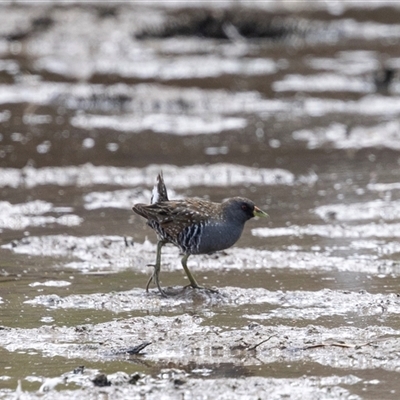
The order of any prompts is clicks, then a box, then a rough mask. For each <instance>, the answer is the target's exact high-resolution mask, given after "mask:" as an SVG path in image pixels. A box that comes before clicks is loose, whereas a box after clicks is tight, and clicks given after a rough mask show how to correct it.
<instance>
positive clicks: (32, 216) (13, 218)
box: [0, 200, 83, 230]
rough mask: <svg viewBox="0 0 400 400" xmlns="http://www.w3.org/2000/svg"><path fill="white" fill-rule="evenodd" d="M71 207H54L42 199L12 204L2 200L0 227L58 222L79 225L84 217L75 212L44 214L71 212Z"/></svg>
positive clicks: (7, 227) (22, 227) (0, 205)
mask: <svg viewBox="0 0 400 400" xmlns="http://www.w3.org/2000/svg"><path fill="white" fill-rule="evenodd" d="M70 211H72V208H70V207H61V208H60V207H54V206H53V204H52V203H49V202H47V201H42V200H34V201H29V202H27V203H21V204H11V203H9V202H8V201H0V229H12V230H22V229H25V228H27V227H28V226H43V225H47V224H58V225H64V226H77V225H80V224H81V223H82V222H83V219H82V218H81V217H79V216H77V215H74V214H65V215H61V216H58V217H57V216H52V215H43V214H47V213H69V212H70Z"/></svg>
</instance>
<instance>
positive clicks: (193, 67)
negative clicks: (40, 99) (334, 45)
mask: <svg viewBox="0 0 400 400" xmlns="http://www.w3.org/2000/svg"><path fill="white" fill-rule="evenodd" d="M44 67H45V66H44ZM98 67H99V70H98V71H99V72H100V73H103V74H111V73H113V74H118V75H120V76H123V77H137V78H141V79H150V78H152V79H160V80H172V79H195V78H209V77H218V76H221V75H226V74H228V75H248V76H251V75H266V74H273V73H275V72H276V71H277V65H276V62H275V61H273V60H271V59H267V58H247V57H241V58H236V57H235V58H226V57H220V56H215V55H202V56H198V55H191V56H181V55H177V56H171V55H170V56H169V57H168V62H166V60H165V57H157V56H156V55H155V54H153V57H151V59H145V60H137V61H136V62H123V61H122V60H121V59H119V60H115V59H104V60H102V63H101V64H99V66H98Z"/></svg>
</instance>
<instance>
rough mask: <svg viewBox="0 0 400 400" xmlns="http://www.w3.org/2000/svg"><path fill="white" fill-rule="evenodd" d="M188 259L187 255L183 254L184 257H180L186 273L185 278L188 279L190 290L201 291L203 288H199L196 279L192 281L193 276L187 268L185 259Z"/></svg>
mask: <svg viewBox="0 0 400 400" xmlns="http://www.w3.org/2000/svg"><path fill="white" fill-rule="evenodd" d="M188 258H189V254H185V255H184V256H183V257H182V260H181V263H182V267H183V269H184V270H185V272H186V275H187V277H188V278H189V281H190V286H191V287H192V288H195V289H203V287H202V286H200V285H199V284H198V283H197V282H196V279H194V276H193V275H192V273H191V272H190V271H189V268H188V266H187V259H188Z"/></svg>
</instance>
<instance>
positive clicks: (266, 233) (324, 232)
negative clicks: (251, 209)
mask: <svg viewBox="0 0 400 400" xmlns="http://www.w3.org/2000/svg"><path fill="white" fill-rule="evenodd" d="M251 232H252V234H253V235H254V236H259V237H274V236H295V237H302V236H321V237H327V238H355V239H359V238H398V237H400V223H394V224H384V223H370V224H363V225H344V224H340V225H332V224H330V225H329V224H325V225H304V226H299V225H292V226H290V227H282V228H255V229H252V231H251Z"/></svg>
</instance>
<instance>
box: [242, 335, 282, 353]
mask: <svg viewBox="0 0 400 400" xmlns="http://www.w3.org/2000/svg"><path fill="white" fill-rule="evenodd" d="M275 336H278V335H271V336H270V337H269V338H267V339H265V340H263V341H261V342H260V343H257V344H255V345H254V346H251V347H249V348H248V349H247V351H253V350H255V349H256V348H257V347H258V346H260V345H262V344H263V343H266V342H268V340H270V339H271V338H273V337H275Z"/></svg>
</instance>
